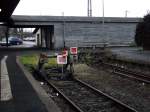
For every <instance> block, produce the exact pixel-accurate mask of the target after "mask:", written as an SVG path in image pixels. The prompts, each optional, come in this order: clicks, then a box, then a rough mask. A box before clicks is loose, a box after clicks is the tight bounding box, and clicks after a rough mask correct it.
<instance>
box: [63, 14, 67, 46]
mask: <svg viewBox="0 0 150 112" xmlns="http://www.w3.org/2000/svg"><path fill="white" fill-rule="evenodd" d="M62 16H63V44H64V48H65V47H66V43H65V17H64V12H62Z"/></svg>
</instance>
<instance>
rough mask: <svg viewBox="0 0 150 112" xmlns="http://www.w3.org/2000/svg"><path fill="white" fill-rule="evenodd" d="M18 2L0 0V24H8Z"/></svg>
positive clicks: (17, 0)
mask: <svg viewBox="0 0 150 112" xmlns="http://www.w3.org/2000/svg"><path fill="white" fill-rule="evenodd" d="M19 1H20V0H0V22H9V21H10V17H11V15H12V13H13V11H14V10H15V8H16V6H17V5H18V3H19Z"/></svg>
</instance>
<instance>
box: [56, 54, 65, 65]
mask: <svg viewBox="0 0 150 112" xmlns="http://www.w3.org/2000/svg"><path fill="white" fill-rule="evenodd" d="M57 64H62V65H63V64H67V56H63V55H57Z"/></svg>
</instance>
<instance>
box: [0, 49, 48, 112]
mask: <svg viewBox="0 0 150 112" xmlns="http://www.w3.org/2000/svg"><path fill="white" fill-rule="evenodd" d="M39 52H40V51H35V53H39ZM28 53H29V54H30V53H33V51H31V50H28V51H27V50H26V51H23V50H21V51H18V50H17V51H14V50H13V51H0V59H2V57H3V56H4V55H8V59H7V61H6V63H7V68H8V73H9V79H10V84H11V89H12V95H13V99H12V100H11V101H7V102H0V112H47V110H46V108H45V105H44V104H43V103H42V102H41V100H40V99H39V97H38V96H37V93H36V92H35V91H34V89H33V87H32V86H31V84H30V83H29V81H28V80H27V78H26V77H25V75H24V73H23V72H22V70H21V69H20V67H19V66H18V65H17V63H16V55H22V54H28Z"/></svg>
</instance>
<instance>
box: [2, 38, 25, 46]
mask: <svg viewBox="0 0 150 112" xmlns="http://www.w3.org/2000/svg"><path fill="white" fill-rule="evenodd" d="M6 43H7V42H6V38H3V39H2V41H1V42H0V45H1V46H6V45H7V44H6ZM21 44H23V41H22V39H20V38H18V37H9V38H8V46H10V45H21Z"/></svg>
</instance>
